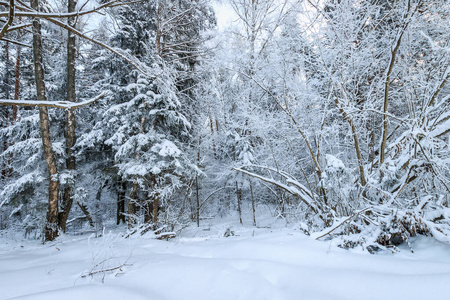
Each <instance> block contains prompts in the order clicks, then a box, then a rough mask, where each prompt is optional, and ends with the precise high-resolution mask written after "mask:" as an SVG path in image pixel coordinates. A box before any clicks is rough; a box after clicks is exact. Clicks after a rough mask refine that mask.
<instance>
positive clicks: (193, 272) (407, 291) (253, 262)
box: [0, 217, 450, 300]
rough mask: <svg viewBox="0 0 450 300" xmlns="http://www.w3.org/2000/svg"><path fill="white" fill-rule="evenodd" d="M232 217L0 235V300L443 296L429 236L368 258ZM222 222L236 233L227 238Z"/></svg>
mask: <svg viewBox="0 0 450 300" xmlns="http://www.w3.org/2000/svg"><path fill="white" fill-rule="evenodd" d="M235 219H236V218H233V219H231V217H230V218H225V219H220V220H219V219H216V220H210V221H209V220H205V221H203V225H201V227H200V228H197V227H196V226H195V225H194V224H193V225H192V226H191V227H188V228H187V229H185V230H184V231H183V232H182V233H181V235H180V236H178V237H177V238H175V239H173V240H170V241H161V240H156V239H154V238H153V237H154V236H152V235H150V234H148V235H144V236H142V237H139V238H134V237H132V238H129V239H124V238H122V237H121V234H120V233H119V232H116V231H113V232H111V233H107V234H104V235H103V236H102V237H98V238H95V237H93V236H90V235H86V236H69V235H66V236H63V237H60V238H59V239H58V240H57V241H56V242H52V243H47V244H45V245H42V244H39V242H38V241H30V240H19V239H13V238H11V237H8V238H7V237H4V236H3V237H1V236H0V299H11V298H14V299H33V300H38V299H45V300H51V299H58V300H61V299H63V300H71V299H76V300H79V299H97V300H100V299H111V300H113V299H129V300H134V299H136V300H139V299H151V300H158V299H174V300H184V299H196V300H199V299H205V300H209V299H214V300H219V299H224V300H225V299H226V300H231V299H245V300H249V299H280V300H281V299H445V298H446V297H448V285H449V282H450V246H449V245H447V244H443V243H440V242H438V241H436V240H435V239H433V238H428V237H417V238H414V239H412V240H411V245H412V247H413V249H414V253H411V251H410V249H409V248H408V247H407V246H404V247H402V246H401V247H400V250H401V251H400V252H398V253H394V254H392V253H386V252H383V253H378V254H376V255H371V254H369V253H368V252H367V251H362V250H361V249H352V250H344V249H341V248H338V247H336V246H335V245H334V244H333V243H332V242H330V241H328V242H326V241H325V242H320V241H315V240H313V239H311V238H310V237H308V236H306V235H304V234H303V233H301V232H300V231H299V230H298V228H299V226H298V225H294V224H288V225H286V224H285V223H284V221H283V220H278V221H276V222H274V221H273V218H266V219H264V220H261V219H260V220H259V221H258V223H259V225H260V227H259V228H256V227H253V226H250V225H245V226H243V225H240V224H238V223H237V222H235V221H234V220H235ZM264 221H265V222H264ZM264 224H265V225H264ZM269 227H270V228H269ZM228 228H230V229H231V231H233V232H234V236H229V237H227V238H225V237H224V232H225V231H226V230H227V229H228ZM118 267H119V268H118ZM108 269H114V270H112V271H106V270H108ZM90 273H91V275H89V274H90ZM445 295H447V296H445Z"/></svg>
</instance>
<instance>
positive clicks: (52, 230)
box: [31, 0, 59, 241]
mask: <svg viewBox="0 0 450 300" xmlns="http://www.w3.org/2000/svg"><path fill="white" fill-rule="evenodd" d="M31 7H32V8H33V9H35V10H38V8H39V0H31ZM33 58H34V76H35V81H36V94H37V98H38V100H40V101H45V100H47V98H46V95H45V82H44V69H43V59H42V40H41V23H40V20H39V19H38V18H34V19H33ZM39 126H40V129H41V138H42V146H43V148H44V157H45V161H46V162H47V168H48V175H49V184H48V210H47V221H46V224H45V231H44V234H45V240H46V241H52V240H54V239H55V238H56V237H57V236H58V193H59V180H58V169H57V167H56V159H55V156H54V153H53V148H52V141H51V135H50V122H49V118H48V109H47V108H46V107H40V108H39Z"/></svg>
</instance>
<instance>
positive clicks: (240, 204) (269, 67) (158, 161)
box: [0, 0, 450, 249]
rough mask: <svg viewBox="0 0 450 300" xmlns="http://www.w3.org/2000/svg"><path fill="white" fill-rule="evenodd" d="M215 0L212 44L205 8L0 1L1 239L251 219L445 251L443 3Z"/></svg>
mask: <svg viewBox="0 0 450 300" xmlns="http://www.w3.org/2000/svg"><path fill="white" fill-rule="evenodd" d="M226 3H227V5H228V7H229V8H230V10H232V11H233V14H232V18H233V20H234V22H233V23H232V24H231V25H230V27H228V28H219V29H218V28H217V27H216V25H215V22H216V21H215V15H214V11H213V9H212V6H211V5H212V4H211V3H210V2H208V1H206V0H195V1H187V0H186V1H185V0H180V1H168V0H148V1H137V2H129V3H124V2H120V1H113V2H101V3H99V4H97V8H93V7H94V6H95V5H94V6H92V5H83V4H81V3H79V4H76V2H73V1H72V0H70V1H69V2H68V5H69V6H68V9H62V11H59V9H61V7H65V6H63V5H58V6H57V7H51V6H50V5H48V4H45V3H41V4H40V6H39V7H38V9H32V8H31V7H29V6H27V5H26V4H25V3H22V2H21V1H18V0H11V1H9V2H0V4H1V5H0V10H1V11H0V20H1V21H0V22H1V23H0V26H2V31H1V34H0V40H1V41H0V43H1V44H0V47H2V51H1V57H0V69H1V70H2V72H0V76H1V77H0V81H1V89H0V99H2V100H0V104H3V105H4V106H2V107H1V113H2V114H1V124H2V125H1V126H2V127H1V129H0V142H1V143H0V150H1V154H0V163H1V168H2V170H1V176H2V177H1V180H0V230H11V231H24V232H25V233H26V235H29V234H33V236H36V237H41V236H43V237H45V238H46V239H52V238H54V237H55V236H56V235H57V234H58V233H59V232H60V231H64V230H67V231H69V232H75V231H80V230H88V228H89V227H96V228H101V227H102V226H112V224H117V225H119V224H121V223H126V224H127V225H128V230H130V233H133V232H137V231H141V232H145V231H148V230H157V229H158V233H160V232H172V231H176V230H181V229H182V228H184V227H185V226H188V225H190V224H192V226H194V224H195V223H196V224H197V225H198V224H199V222H200V220H201V219H202V218H203V217H220V216H223V215H225V214H228V213H230V212H233V211H236V212H237V214H238V218H239V220H240V222H241V223H252V224H254V225H256V224H257V223H258V215H257V212H258V206H260V205H263V204H264V205H269V206H271V207H273V208H275V210H274V211H275V213H274V217H276V218H286V220H288V221H296V222H300V223H301V224H302V226H301V227H302V230H304V231H305V232H306V233H307V234H311V235H313V236H315V237H316V238H325V237H330V236H338V237H339V238H340V239H341V240H342V242H341V244H342V245H343V246H344V247H353V246H355V245H363V246H368V245H373V244H378V246H377V247H383V246H386V247H392V246H394V247H395V246H396V245H398V244H400V243H402V242H404V241H407V239H408V238H409V237H410V236H413V235H416V234H427V235H433V236H435V237H436V238H438V239H440V240H445V241H450V239H449V238H448V234H449V233H450V231H449V225H450V224H449V208H448V206H449V200H450V199H449V195H450V151H449V147H450V139H449V135H450V134H449V132H450V109H449V107H450V93H449V92H450V84H449V82H448V81H449V77H450V60H449V56H450V52H449V49H450V45H449V43H450V31H449V29H448V23H449V20H450V4H449V3H448V1H445V0H438V1H425V0H381V1H375V0H374V1H362V0H361V1H359V0H344V1H342V0H340V1H334V0H323V1H320V0H319V1H317V0H308V1H300V0H230V1H229V2H226ZM64 5H66V4H64ZM35 7H37V6H35ZM12 8H14V9H12ZM11 10H15V15H14V17H12V16H13V14H12V13H11ZM100 10H103V11H106V12H107V14H106V15H105V16H104V17H102V21H101V22H100V23H99V24H101V25H100V26H98V27H97V28H95V29H94V30H91V29H92V26H93V25H92V24H93V22H92V21H89V20H90V19H88V18H85V17H84V16H88V15H89V14H92V13H95V12H97V11H100ZM44 12H45V13H44ZM71 12H74V13H73V14H71ZM75 13H76V14H75ZM221 13H222V12H221V11H216V14H221ZM75 15H76V17H75ZM33 20H34V22H35V23H33V27H30V26H31V21H33ZM37 21H40V23H41V25H39V26H42V29H41V31H42V34H41V36H42V46H39V45H38V44H37V41H36V37H35V40H34V42H33V43H31V39H32V35H31V34H30V32H32V31H33V30H34V32H36V28H37V27H36V26H37V23H36V22H37ZM88 31H89V33H86V34H85V33H83V32H88ZM68 36H69V38H68ZM75 36H77V37H76V38H75ZM67 39H68V40H67ZM26 46H32V49H29V48H27V47H26ZM36 49H40V51H41V52H42V54H43V60H42V63H41V65H43V66H44V68H43V74H42V75H39V76H42V77H43V78H45V81H42V82H45V90H43V91H42V93H43V92H45V93H46V95H47V99H48V100H50V101H48V105H47V104H46V102H43V101H42V100H45V97H44V98H42V96H40V94H39V91H40V90H39V89H37V90H36V88H35V82H36V84H39V80H36V78H37V77H38V74H37V73H36V75H33V74H32V73H31V72H30V66H31V65H32V64H33V62H34V65H35V66H38V65H40V63H39V61H36V59H37V58H36V57H37V56H36V52H34V53H35V55H34V58H33V55H32V53H33V51H36ZM67 49H69V50H67ZM41 80H43V79H41ZM36 91H37V92H36ZM99 95H100V96H99ZM44 96H45V95H44ZM41 98H42V99H41ZM25 99H29V100H27V101H25ZM36 99H37V100H41V102H33V101H35V100H36ZM86 99H92V100H86ZM56 100H57V101H66V102H61V103H59V104H58V103H56V102H55V101H56ZM14 101H19V102H17V103H18V104H19V105H22V106H20V107H18V106H15V105H12V104H14ZM71 102H76V103H74V104H71ZM78 103H80V105H79V106H81V105H83V106H82V107H80V108H77V109H75V108H76V107H78V106H74V105H77V104H78ZM38 104H39V105H40V106H50V107H51V106H53V107H54V108H48V109H47V108H42V107H41V108H40V110H41V113H40V115H39V113H38V110H37V108H33V106H39V105H38ZM88 104H89V106H85V105H88ZM59 108H67V109H65V110H64V109H59ZM47 110H48V113H47V115H48V126H47V127H46V128H47V129H46V130H43V127H45V126H46V125H45V124H43V123H42V120H44V121H45V115H44V117H43V111H44V112H45V111H47ZM64 126H67V127H66V128H67V129H66V130H62V128H64ZM47 132H48V133H47ZM46 134H47V135H46ZM41 137H42V139H41ZM45 139H47V144H46V142H45ZM42 141H43V144H42ZM48 142H51V143H50V148H51V151H50V148H46V145H47V146H48ZM50 154H51V155H53V157H54V158H53V159H54V163H53V165H52V161H51V159H50V158H49V157H50V156H49V155H50ZM44 157H45V159H46V161H47V163H46V161H45V160H44ZM49 159H50V160H49ZM75 162H76V164H75ZM51 166H53V169H52V167H51ZM47 170H48V171H50V172H48V171H47ZM52 182H53V184H58V185H61V186H62V187H61V188H59V190H58V189H56V190H55V189H54V188H53V189H52V185H51V184H52ZM49 183H50V187H49ZM52 192H55V193H56V195H57V196H56V197H57V198H58V202H59V204H58V205H57V207H54V208H53V209H54V213H57V214H58V211H59V221H58V222H56V221H51V222H50V221H49V220H50V219H49V211H51V210H52V207H51V205H48V203H54V200H51V193H52ZM51 201H53V202H51ZM72 203H76V204H77V205H74V206H73V207H72ZM47 205H48V207H47ZM245 212H251V217H250V218H249V215H250V214H246V213H245ZM66 214H67V215H66ZM45 215H47V218H46V219H45V218H44V216H45ZM61 218H62V219H61ZM52 222H53V223H52ZM194 222H195V223H194ZM50 223H51V224H50ZM66 223H67V224H66ZM49 227H51V228H53V230H54V231H52V234H53V235H52V234H48V231H49V229H48V228H49ZM66 227H67V229H66ZM45 228H47V229H46V231H45V232H44V231H43V229H45ZM43 232H44V233H43ZM43 234H44V235H43ZM369 249H375V248H374V247H372V248H369Z"/></svg>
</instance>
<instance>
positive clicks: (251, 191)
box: [249, 180, 256, 226]
mask: <svg viewBox="0 0 450 300" xmlns="http://www.w3.org/2000/svg"><path fill="white" fill-rule="evenodd" d="M249 183H250V195H251V197H252V214H253V226H256V204H255V197H254V196H253V184H252V181H251V180H249Z"/></svg>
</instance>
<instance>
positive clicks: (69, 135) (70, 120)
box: [59, 0, 77, 232]
mask: <svg viewBox="0 0 450 300" xmlns="http://www.w3.org/2000/svg"><path fill="white" fill-rule="evenodd" d="M76 5H77V2H76V1H75V0H68V7H67V12H69V13H71V12H74V11H75V6H76ZM67 22H68V24H69V26H72V27H74V28H75V17H70V18H68V20H67ZM67 35H68V37H67V101H69V102H75V100H76V99H75V51H76V49H75V34H74V33H73V32H71V31H69V30H68V31H67ZM66 123H67V124H66V126H67V128H66V155H67V158H66V169H67V171H69V172H71V174H72V176H75V174H74V173H75V170H76V165H75V156H74V155H73V146H75V142H76V136H75V114H74V110H73V109H68V110H67V114H66ZM74 184H75V181H74V180H71V181H69V182H66V186H65V188H64V193H63V199H62V203H61V213H60V215H59V226H60V227H61V230H62V231H63V232H65V231H66V222H67V218H68V217H69V213H70V209H71V208H72V203H73V197H74Z"/></svg>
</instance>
